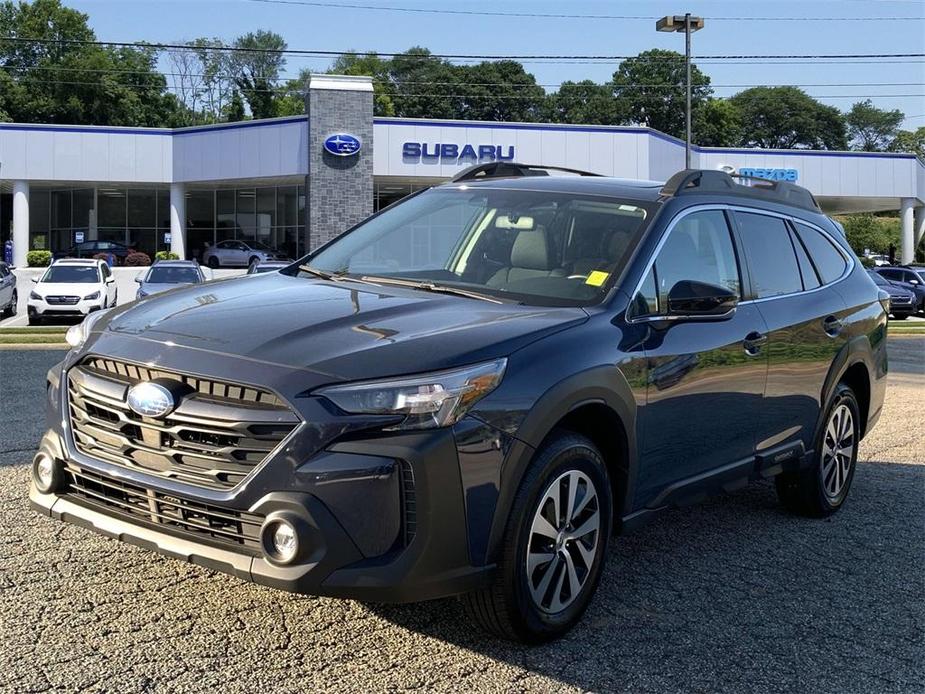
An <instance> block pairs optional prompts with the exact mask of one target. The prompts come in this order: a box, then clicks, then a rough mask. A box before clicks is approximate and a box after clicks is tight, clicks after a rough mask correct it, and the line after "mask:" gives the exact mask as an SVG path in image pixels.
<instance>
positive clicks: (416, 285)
mask: <svg viewBox="0 0 925 694" xmlns="http://www.w3.org/2000/svg"><path fill="white" fill-rule="evenodd" d="M362 279H363V280H365V281H366V282H372V283H373V284H390V285H395V286H396V287H408V288H410V289H420V290H421V291H425V292H434V293H437V294H455V295H456V296H464V297H466V298H467V299H480V300H482V301H490V302H491V303H493V304H503V303H504V302H503V301H501V299H496V298H495V297H493V296H488V295H487V294H482V293H480V292H474V291H471V290H469V289H461V288H459V287H449V286H447V285H445V284H434V283H433V282H415V281H414V280H402V279H397V278H394V277H378V276H374V275H364V276H363V277H362Z"/></svg>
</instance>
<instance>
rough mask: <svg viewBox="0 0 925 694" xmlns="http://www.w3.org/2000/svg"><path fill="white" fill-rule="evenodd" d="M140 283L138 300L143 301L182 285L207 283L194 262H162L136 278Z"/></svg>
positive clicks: (136, 296)
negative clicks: (152, 295) (150, 296)
mask: <svg viewBox="0 0 925 694" xmlns="http://www.w3.org/2000/svg"><path fill="white" fill-rule="evenodd" d="M135 281H136V282H138V292H137V293H136V294H135V298H136V299H143V298H144V297H146V296H149V295H151V294H157V293H158V292H163V291H166V290H168V289H174V288H176V287H179V286H182V285H189V284H201V283H203V282H205V281H206V277H205V275H203V274H202V269H201V268H200V267H199V264H198V263H195V262H193V261H192V260H160V261H158V262H156V263H154V265H152V266H151V267H150V268H148V270H147V271H146V272H145V273H144V274H142V275H139V276H138V277H136V278H135Z"/></svg>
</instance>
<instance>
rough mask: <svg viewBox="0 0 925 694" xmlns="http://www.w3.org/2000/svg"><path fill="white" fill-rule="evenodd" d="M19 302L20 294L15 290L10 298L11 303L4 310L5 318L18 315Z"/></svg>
mask: <svg viewBox="0 0 925 694" xmlns="http://www.w3.org/2000/svg"><path fill="white" fill-rule="evenodd" d="M18 303H19V295H18V294H17V293H16V290H15V289H14V290H13V296H12V297H11V298H10V305H9V306H7V307H6V308H5V309H4V311H3V317H4V318H12V317H13V316H15V315H16V305H17V304H18Z"/></svg>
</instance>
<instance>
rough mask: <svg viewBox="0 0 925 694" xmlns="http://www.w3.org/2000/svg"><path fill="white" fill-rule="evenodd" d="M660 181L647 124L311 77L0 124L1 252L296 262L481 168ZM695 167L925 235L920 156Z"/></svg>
mask: <svg viewBox="0 0 925 694" xmlns="http://www.w3.org/2000/svg"><path fill="white" fill-rule="evenodd" d="M497 160H502V161H518V162H522V163H527V164H537V165H544V166H559V167H567V168H572V169H581V170H586V171H590V172H594V173H598V174H603V175H605V176H616V177H620V178H633V179H647V180H655V181H663V180H666V179H667V178H669V177H670V176H671V175H672V174H673V173H675V172H676V171H678V170H680V169H682V168H684V143H683V142H682V141H680V140H678V139H676V138H673V137H670V136H668V135H665V134H664V133H660V132H658V131H655V130H651V129H649V128H645V127H624V126H590V125H578V124H576V125H559V124H555V125H552V124H539V123H495V122H491V123H489V122H475V121H445V120H430V119H402V118H378V117H374V116H373V92H372V84H371V82H370V80H369V79H368V78H364V77H341V76H332V75H318V76H313V77H312V79H311V81H310V85H309V90H308V96H307V98H306V115H304V116H296V117H288V118H274V119H267V120H255V121H245V122H241V123H228V124H222V125H214V126H203V127H192V128H179V129H164V128H120V127H92V126H68V125H39V124H17V123H0V242H5V241H6V240H7V239H12V241H13V252H14V264H15V265H20V266H21V265H25V261H26V252H27V251H28V250H33V249H47V250H52V251H58V250H66V249H68V248H70V247H71V246H73V245H74V244H75V243H78V242H81V241H89V240H94V239H98V240H112V241H117V242H119V243H122V244H126V245H128V246H131V247H134V248H137V249H138V250H141V251H144V252H146V253H148V254H153V253H154V252H156V251H159V250H171V251H173V252H175V253H177V254H178V255H180V256H181V257H188V258H193V257H200V256H201V254H202V252H203V250H204V249H205V248H206V247H207V246H208V245H212V244H215V243H217V242H221V241H223V240H228V239H240V240H243V241H246V242H251V243H253V242H259V243H262V244H265V245H267V246H271V247H275V248H280V249H283V250H285V251H286V252H287V253H288V254H289V255H290V256H292V257H298V256H299V255H301V254H303V253H304V252H305V251H306V250H307V249H309V248H313V247H317V246H318V244H320V243H322V242H323V241H325V240H327V239H329V238H332V237H333V236H335V235H337V234H339V233H340V232H342V231H343V230H345V229H347V228H348V227H350V226H351V225H353V224H355V223H356V222H358V221H360V220H361V219H363V218H364V217H366V216H368V215H369V214H370V213H372V212H373V211H375V210H378V209H380V208H381V207H383V206H385V205H388V204H390V203H392V202H394V201H395V200H398V199H400V198H402V197H404V196H405V195H408V194H409V193H412V192H414V191H415V190H420V189H421V188H425V187H428V186H432V185H434V184H436V183H439V182H441V181H445V180H447V179H449V178H451V177H452V176H453V175H455V174H456V173H458V172H460V171H462V170H463V169H465V168H467V167H469V166H472V165H473V164H476V163H481V162H486V161H497ZM692 166H693V167H696V168H705V169H721V170H726V171H730V172H733V171H736V172H739V173H743V174H750V175H756V176H759V177H766V178H775V179H783V180H791V181H796V182H797V183H798V184H800V185H802V186H805V187H806V188H808V189H809V190H811V191H812V192H813V193H814V194H815V196H816V197H817V199H818V201H819V203H820V205H821V206H822V208H823V209H824V210H825V211H827V212H829V213H838V212H864V211H867V212H877V211H885V210H895V211H898V212H899V214H900V218H901V226H902V246H901V249H900V252H899V253H898V255H901V257H902V260H903V261H905V262H908V261H910V260H911V259H912V255H913V249H914V248H915V246H916V245H917V244H918V243H919V241H920V240H921V238H922V235H923V230H925V163H923V162H922V161H920V160H918V159H917V158H916V157H915V156H914V155H912V154H902V153H867V152H831V151H813V150H764V149H728V148H706V147H702V148H701V147H694V148H693V151H692Z"/></svg>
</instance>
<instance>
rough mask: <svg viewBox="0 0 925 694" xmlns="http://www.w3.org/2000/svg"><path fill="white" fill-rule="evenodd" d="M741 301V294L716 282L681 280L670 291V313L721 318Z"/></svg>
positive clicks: (673, 314)
mask: <svg viewBox="0 0 925 694" xmlns="http://www.w3.org/2000/svg"><path fill="white" fill-rule="evenodd" d="M738 303H739V295H738V294H736V293H734V292H733V291H731V290H730V289H728V288H727V287H720V286H719V285H715V284H708V283H706V282H697V281H696V280H681V281H680V282H678V283H676V284H675V285H674V286H673V287H672V288H671V291H669V292H668V315H669V316H678V317H682V316H683V317H686V318H701V317H702V318H721V317H724V316H726V315H728V314H730V313H731V312H732V311H734V310H735V307H736V306H737V305H738Z"/></svg>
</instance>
